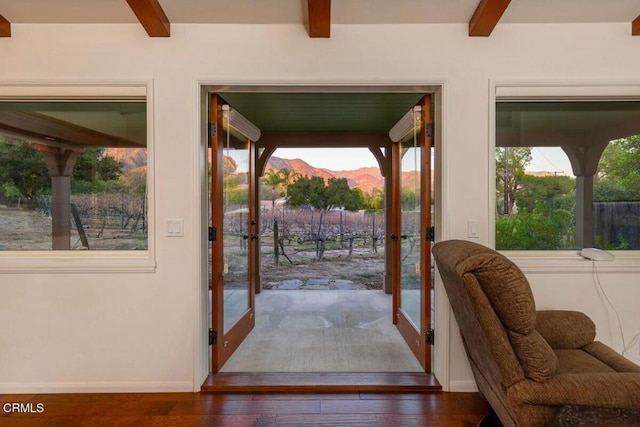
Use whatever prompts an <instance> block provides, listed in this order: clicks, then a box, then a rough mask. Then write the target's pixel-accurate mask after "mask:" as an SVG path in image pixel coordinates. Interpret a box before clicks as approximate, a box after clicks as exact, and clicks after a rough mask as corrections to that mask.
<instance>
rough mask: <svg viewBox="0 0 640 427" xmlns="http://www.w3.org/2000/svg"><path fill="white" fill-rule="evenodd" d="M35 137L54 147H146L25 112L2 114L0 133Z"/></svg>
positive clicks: (2, 112)
mask: <svg viewBox="0 0 640 427" xmlns="http://www.w3.org/2000/svg"><path fill="white" fill-rule="evenodd" d="M2 131H6V132H8V133H10V134H12V135H16V136H17V135H22V136H23V137H24V138H26V139H30V138H34V139H35V140H36V141H38V142H40V143H49V142H50V143H51V145H53V146H58V144H64V145H66V146H73V147H123V148H124V147H128V148H144V147H145V144H144V143H143V144H141V143H139V142H136V141H132V140H129V139H125V138H121V137H118V136H113V135H108V134H106V133H102V132H98V131H95V130H92V129H87V128H85V127H82V126H78V125H75V124H72V123H69V122H65V121H62V120H58V119H55V118H53V117H49V116H45V115H43V114H37V113H31V112H24V111H0V132H2Z"/></svg>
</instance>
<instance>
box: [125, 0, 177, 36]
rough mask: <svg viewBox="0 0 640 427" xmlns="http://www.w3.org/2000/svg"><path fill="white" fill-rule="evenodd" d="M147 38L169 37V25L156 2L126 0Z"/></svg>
mask: <svg viewBox="0 0 640 427" xmlns="http://www.w3.org/2000/svg"><path fill="white" fill-rule="evenodd" d="M127 3H129V6H130V7H131V9H132V10H133V13H135V14H136V16H137V17H138V21H140V23H141V24H142V26H143V27H144V29H145V30H146V31H147V34H149V37H170V36H171V23H170V22H169V18H167V15H165V13H164V10H162V6H160V3H158V0H127Z"/></svg>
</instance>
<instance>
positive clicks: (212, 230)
mask: <svg viewBox="0 0 640 427" xmlns="http://www.w3.org/2000/svg"><path fill="white" fill-rule="evenodd" d="M217 240H218V229H217V228H216V227H209V241H210V242H215V241H217Z"/></svg>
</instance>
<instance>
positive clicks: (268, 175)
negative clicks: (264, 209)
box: [262, 169, 282, 207]
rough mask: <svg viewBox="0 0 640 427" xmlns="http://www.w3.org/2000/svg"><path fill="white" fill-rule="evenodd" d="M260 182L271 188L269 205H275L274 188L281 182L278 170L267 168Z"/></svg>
mask: <svg viewBox="0 0 640 427" xmlns="http://www.w3.org/2000/svg"><path fill="white" fill-rule="evenodd" d="M262 182H263V183H264V184H265V185H267V186H268V187H270V188H271V206H272V207H275V206H276V189H277V188H278V186H279V185H280V184H282V177H281V176H280V171H278V170H276V169H269V170H268V171H266V172H265V174H264V177H263V178H262Z"/></svg>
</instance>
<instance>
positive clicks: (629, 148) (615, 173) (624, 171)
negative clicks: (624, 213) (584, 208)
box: [594, 135, 640, 202]
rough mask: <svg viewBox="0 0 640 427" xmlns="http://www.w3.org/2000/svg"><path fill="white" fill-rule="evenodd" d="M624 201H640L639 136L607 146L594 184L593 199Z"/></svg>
mask: <svg viewBox="0 0 640 427" xmlns="http://www.w3.org/2000/svg"><path fill="white" fill-rule="evenodd" d="M627 200H640V135H635V136H631V137H628V138H622V139H617V140H615V141H611V142H610V143H609V145H607V148H605V150H604V152H603V153H602V157H601V158H600V163H599V164H598V172H597V174H596V180H595V183H594V201H600V202H613V201H627Z"/></svg>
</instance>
